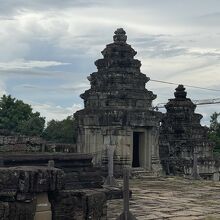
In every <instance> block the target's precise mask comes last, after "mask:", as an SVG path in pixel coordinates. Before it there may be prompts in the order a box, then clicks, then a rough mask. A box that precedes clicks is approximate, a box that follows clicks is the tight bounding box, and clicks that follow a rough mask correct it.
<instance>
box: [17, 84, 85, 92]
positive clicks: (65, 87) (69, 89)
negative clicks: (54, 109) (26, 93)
mask: <svg viewBox="0 0 220 220" xmlns="http://www.w3.org/2000/svg"><path fill="white" fill-rule="evenodd" d="M88 88H89V84H86V83H84V82H79V83H77V84H75V85H74V84H73V85H71V86H70V85H59V86H53V87H51V86H47V87H43V86H36V85H31V84H23V85H18V86H17V87H16V88H15V90H16V89H30V90H37V91H38V92H40V93H42V92H43V93H44V92H79V91H84V90H86V89H88Z"/></svg>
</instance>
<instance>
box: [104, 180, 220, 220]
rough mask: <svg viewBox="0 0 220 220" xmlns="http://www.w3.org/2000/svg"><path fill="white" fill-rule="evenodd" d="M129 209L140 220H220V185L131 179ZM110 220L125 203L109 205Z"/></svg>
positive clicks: (184, 181) (114, 217) (207, 182)
mask: <svg viewBox="0 0 220 220" xmlns="http://www.w3.org/2000/svg"><path fill="white" fill-rule="evenodd" d="M130 186H131V190H132V199H131V200H130V210H131V212H132V213H133V214H134V215H135V217H137V219H138V220H150V219H151V220H154V219H170V220H191V219H207V220H213V219H220V194H219V192H220V183H219V182H212V181H192V180H186V179H183V178H180V177H174V178H160V179H159V178H158V180H156V179H155V180H153V181H149V180H147V181H146V180H143V179H132V180H130ZM107 211H108V217H107V219H108V220H113V219H114V220H115V219H116V217H118V216H119V214H120V213H121V212H122V200H114V201H109V202H108V209H107Z"/></svg>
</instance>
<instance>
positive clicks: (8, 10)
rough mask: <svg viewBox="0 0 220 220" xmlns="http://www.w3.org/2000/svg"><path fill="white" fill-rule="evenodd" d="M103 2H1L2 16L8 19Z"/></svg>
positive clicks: (96, 0) (24, 0)
mask: <svg viewBox="0 0 220 220" xmlns="http://www.w3.org/2000/svg"><path fill="white" fill-rule="evenodd" d="M101 2H102V1H101V0H65V1H62V0H37V1H35V0H34V1H31V0H30V1H27V0H6V1H4V0H3V1H1V4H0V14H2V15H5V16H6V17H8V16H9V15H13V14H16V13H20V12H21V11H24V10H34V11H35V10H36V11H41V12H42V11H50V10H51V11H52V10H55V9H56V10H62V9H65V8H67V9H68V8H70V7H89V6H92V5H99V4H101Z"/></svg>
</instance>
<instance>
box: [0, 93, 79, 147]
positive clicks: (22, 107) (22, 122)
mask: <svg viewBox="0 0 220 220" xmlns="http://www.w3.org/2000/svg"><path fill="white" fill-rule="evenodd" d="M0 129H4V130H8V131H10V132H15V133H19V134H22V135H27V136H38V137H42V138H44V139H45V140H47V141H51V142H59V143H75V142H76V123H75V120H74V118H73V116H68V117H67V118H66V119H64V120H62V121H58V120H51V121H49V122H48V123H47V124H46V123H45V118H44V117H42V116H41V115H40V113H39V112H33V109H32V107H31V106H30V105H29V104H26V103H24V102H23V101H22V100H17V99H15V98H13V97H11V96H10V95H7V96H6V95H3V96H2V97H1V98H0Z"/></svg>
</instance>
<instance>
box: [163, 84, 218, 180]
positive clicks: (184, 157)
mask: <svg viewBox="0 0 220 220" xmlns="http://www.w3.org/2000/svg"><path fill="white" fill-rule="evenodd" d="M186 95H187V93H186V91H185V88H184V86H183V85H179V86H178V87H177V88H176V92H175V93H174V96H175V98H174V99H170V100H169V102H168V103H167V104H166V105H165V108H166V110H167V112H166V114H165V115H164V117H163V120H162V125H161V130H160V158H161V163H162V165H163V168H164V170H165V171H166V173H167V174H174V175H176V174H191V173H192V167H193V160H194V154H196V155H197V158H198V172H199V174H200V175H201V176H202V177H203V178H208V179H209V178H212V177H213V176H214V175H215V173H216V174H217V175H218V172H219V171H218V167H217V165H216V164H215V161H214V160H213V143H211V142H210V141H209V140H208V128H206V127H204V126H202V125H201V124H200V120H201V119H202V115H201V114H198V113H195V109H196V105H195V104H194V103H193V102H192V101H191V100H190V99H189V98H187V97H186Z"/></svg>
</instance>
